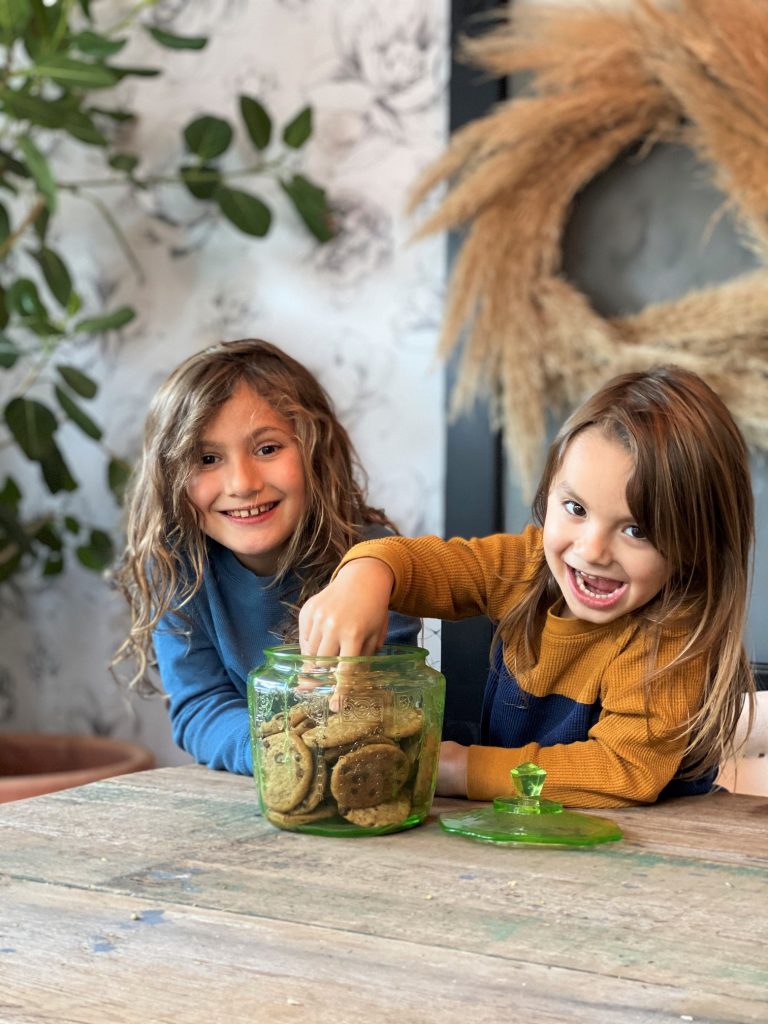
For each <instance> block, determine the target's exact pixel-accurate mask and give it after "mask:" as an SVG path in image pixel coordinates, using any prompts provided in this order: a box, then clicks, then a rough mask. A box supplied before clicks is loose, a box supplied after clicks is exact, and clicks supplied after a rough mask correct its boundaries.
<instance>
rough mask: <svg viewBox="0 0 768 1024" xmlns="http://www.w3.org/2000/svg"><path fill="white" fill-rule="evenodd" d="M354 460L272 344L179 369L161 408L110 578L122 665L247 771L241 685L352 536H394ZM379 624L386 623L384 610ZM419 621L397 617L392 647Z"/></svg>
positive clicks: (291, 626) (224, 760) (228, 345)
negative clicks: (121, 611) (117, 594)
mask: <svg viewBox="0 0 768 1024" xmlns="http://www.w3.org/2000/svg"><path fill="white" fill-rule="evenodd" d="M362 478H363V474H362V470H361V469H360V466H359V463H358V460H357V456H356V453H355V451H354V448H353V446H352V443H351V441H350V438H349V435H348V434H347V432H346V430H345V429H344V427H343V426H342V425H341V423H340V422H339V420H338V419H337V417H336V414H335V413H334V411H333V406H332V404H331V401H330V399H329V397H328V395H327V394H326V392H325V391H324V390H323V388H322V387H321V386H320V384H319V383H318V382H317V380H316V379H315V378H314V377H313V375H312V374H311V373H310V372H309V370H307V369H306V367H304V366H302V365H301V363H299V362H297V361H296V360H295V359H292V358H291V357H290V356H288V355H286V353H284V352H282V351H281V350H280V349H279V348H277V347H276V346H274V345H271V344H269V343H268V342H266V341H261V340H257V339H246V340H242V341H231V342H223V343H221V344H218V345H214V346H212V347H210V348H207V349H205V350H204V351H202V352H199V353H197V354H196V355H194V356H192V357H190V358H189V359H187V360H186V361H185V362H183V363H182V364H181V365H180V366H179V367H178V368H177V369H176V370H175V371H174V372H173V373H172V374H171V375H170V376H169V377H168V379H167V380H166V382H165V383H164V384H163V385H162V386H161V388H160V389H159V391H158V392H157V394H156V395H155V398H154V400H153V401H152V404H151V407H150V410H149V413H148V416H147V420H146V425H145V431H144V447H143V452H142V456H141V460H140V463H139V465H138V466H137V469H136V472H135V474H134V477H133V480H132V484H131V487H130V491H129V501H128V526H127V545H126V548H125V551H124V554H123V557H122V561H121V563H120V566H119V567H118V569H117V571H116V574H115V578H116V582H117V585H118V587H119V588H120V589H121V591H122V592H123V594H124V595H125V597H126V599H127V601H128V604H129V606H130V609H131V626H130V631H129V633H128V636H127V637H126V639H125V640H124V642H123V643H122V645H121V646H120V648H119V649H118V651H117V652H116V654H115V657H114V659H113V667H116V666H117V665H119V664H120V663H121V662H122V661H124V660H126V659H127V660H129V661H130V662H132V663H133V668H134V672H133V675H132V678H131V680H130V685H131V686H133V687H135V688H136V689H139V690H142V691H144V692H152V691H154V690H156V689H157V687H156V686H155V684H154V682H153V680H152V678H151V675H150V669H151V668H152V667H153V665H155V664H156V667H157V669H158V670H159V674H160V679H161V682H162V686H163V689H164V690H165V693H166V694H167V695H168V699H169V711H170V717H171V724H172V727H173V734H174V738H175V740H176V742H177V743H178V744H179V746H181V747H182V748H183V749H184V750H186V751H187V752H188V753H190V754H191V755H192V756H193V757H194V758H195V760H196V761H199V762H201V763H203V764H207V765H208V766H209V767H211V768H222V769H225V770H227V771H231V772H237V773H241V774H250V773H251V772H252V770H253V760H252V752H251V745H250V727H249V719H248V705H247V693H246V680H247V677H248V673H249V671H250V670H251V669H252V668H254V667H256V666H257V665H259V664H260V663H261V662H262V661H263V656H262V652H263V650H264V648H265V647H269V646H274V645H275V644H278V643H281V642H284V641H286V640H290V639H296V634H297V628H296V614H297V609H298V607H299V606H300V605H301V604H303V602H304V601H305V600H306V599H307V598H308V597H309V596H310V595H312V594H315V593H316V592H317V591H318V590H320V588H321V587H322V586H323V585H324V584H326V583H327V582H328V580H329V579H330V576H331V573H332V571H333V569H334V567H335V566H336V565H337V563H338V561H339V559H340V558H341V557H342V555H344V554H345V552H346V551H347V550H348V549H349V548H350V547H351V546H352V545H353V544H354V543H355V542H357V541H359V540H363V539H365V538H370V537H380V536H385V535H386V534H389V533H396V532H397V531H396V530H395V528H394V526H393V524H392V523H391V522H390V521H389V519H388V518H387V517H386V516H385V514H384V513H383V512H382V511H380V510H379V509H375V508H372V507H370V506H369V505H368V504H367V502H366V498H365V492H364V489H363V485H362V483H361V482H360V481H361V479H362ZM385 617H386V616H385ZM418 629H419V623H418V622H417V621H415V620H414V619H408V618H406V617H405V616H402V615H396V614H395V615H392V616H391V617H390V618H389V620H388V624H387V627H386V629H385V633H387V635H388V638H389V640H390V642H392V643H407V644H413V643H416V639H417V635H418Z"/></svg>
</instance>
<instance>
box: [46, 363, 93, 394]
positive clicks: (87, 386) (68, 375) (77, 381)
mask: <svg viewBox="0 0 768 1024" xmlns="http://www.w3.org/2000/svg"><path fill="white" fill-rule="evenodd" d="M56 369H57V370H58V371H59V374H60V375H61V379H62V380H63V381H64V382H65V383H66V384H67V385H68V386H69V387H71V388H72V390H73V391H74V392H75V394H76V395H80V397H81V398H95V397H96V393H97V392H98V390H99V388H98V385H97V384H96V381H95V380H91V378H90V377H88V376H86V374H84V373H83V372H82V370H78V369H77V368H76V367H74V366H66V365H64V364H62V363H59V364H58V365H57V366H56Z"/></svg>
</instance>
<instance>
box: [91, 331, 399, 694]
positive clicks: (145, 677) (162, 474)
mask: <svg viewBox="0 0 768 1024" xmlns="http://www.w3.org/2000/svg"><path fill="white" fill-rule="evenodd" d="M241 381H244V382H245V383H246V384H247V385H248V386H249V387H251V388H252V389H253V390H254V392H255V393H256V394H257V395H259V397H261V398H263V399H264V400H265V401H267V402H269V404H270V405H271V406H272V407H273V408H274V409H275V410H276V411H277V412H278V413H280V415H281V416H283V417H284V418H285V419H286V420H288V422H289V423H290V424H291V425H292V427H293V431H294V436H295V438H296V442H297V445H298V449H299V451H300V453H301V459H302V464H303V468H304V477H305V492H306V499H305V506H304V510H303V513H302V515H301V518H300V520H299V523H298V525H297V527H296V530H295V531H294V533H293V535H292V536H291V537H290V539H289V540H288V543H287V544H286V546H285V548H284V550H283V551H282V552H281V554H280V557H279V561H278V567H277V572H276V575H275V580H274V585H275V586H277V585H279V584H280V582H281V581H283V580H284V579H285V577H286V575H287V574H288V573H289V572H293V573H294V574H295V576H296V577H297V580H298V596H297V598H296V603H295V604H291V605H288V606H286V620H285V624H284V630H283V632H284V636H285V638H286V639H295V633H296V612H297V609H298V607H300V606H301V605H302V604H303V603H304V601H306V600H307V598H308V597H310V596H311V595H312V594H315V593H316V592H317V591H318V590H320V589H321V588H322V587H323V586H324V585H325V584H326V583H327V582H328V580H329V578H330V576H331V573H332V572H333V570H334V569H335V567H336V566H337V564H338V563H339V561H340V560H341V558H342V556H343V555H344V554H345V553H346V551H347V550H348V549H349V548H350V547H351V545H352V544H354V543H356V542H357V541H358V540H360V539H361V537H362V533H363V530H364V527H365V526H366V525H368V524H372V523H376V524H380V525H383V526H387V527H389V528H390V529H392V530H395V527H394V525H393V524H392V523H391V522H390V520H389V519H388V518H387V517H386V515H385V514H384V512H383V511H381V510H380V509H375V508H372V507H371V506H369V505H368V504H367V500H366V484H367V479H366V476H365V473H364V471H363V469H362V467H361V465H360V462H359V460H358V457H357V454H356V452H355V449H354V447H353V445H352V442H351V440H350V437H349V434H348V433H347V431H346V430H345V429H344V427H343V426H342V425H341V423H340V422H339V420H338V418H337V417H336V414H335V412H334V409H333V404H332V402H331V399H330V398H329V396H328V394H327V393H326V392H325V390H324V389H323V388H322V386H321V385H320V384H319V383H318V381H317V380H316V379H315V378H314V376H313V375H312V374H311V373H310V372H309V370H307V368H306V367H304V366H302V364H301V363H299V362H297V361H296V360H295V359H292V358H291V357H290V356H289V355H286V353H285V352H282V351H281V350H280V349H279V348H277V347H276V346H275V345H271V344H270V343H269V342H266V341H261V340H259V339H255V338H248V339H244V340H240V341H228V342H221V343H219V344H217V345H213V346H211V347H210V348H206V349H204V350H203V351H202V352H198V353H197V354H196V355H193V356H191V357H190V358H189V359H187V360H186V361H185V362H183V363H182V364H181V365H180V366H179V367H177V369H175V370H174V371H173V372H172V373H171V375H170V376H169V377H168V379H167V380H166V381H165V383H164V384H163V385H162V386H161V387H160V389H159V390H158V392H157V394H156V395H155V397H154V399H153V400H152V403H151V405H150V408H149V412H148V415H147V418H146V423H145V427H144V442H143V449H142V453H141V456H140V459H139V461H138V464H137V466H136V468H135V470H134V473H133V476H132V479H131V483H130V485H129V489H128V501H127V525H126V534H127V537H126V546H125V549H124V551H123V554H122V557H121V559H120V561H119V563H118V565H117V567H116V569H115V572H114V580H115V584H116V586H117V588H118V589H119V590H120V591H121V592H122V593H123V595H124V596H125V598H126V600H127V601H128V604H129V607H130V611H131V624H130V629H129V632H128V635H127V637H126V638H125V640H123V642H122V644H121V645H120V647H119V648H118V649H117V651H116V652H115V655H114V657H113V659H112V662H111V668H112V671H113V673H114V674H115V675H118V673H117V671H116V670H117V667H118V665H120V664H121V663H122V662H126V661H127V662H128V663H129V664H130V665H131V667H132V674H131V676H130V678H128V679H127V680H124V681H125V682H126V683H127V685H128V686H130V687H132V688H134V689H137V690H139V691H140V692H143V693H152V692H155V691H156V690H157V689H158V687H157V686H156V685H155V683H154V681H153V679H152V676H151V673H150V669H151V668H152V666H153V665H154V655H153V649H152V631H153V629H154V628H155V626H156V625H157V623H158V622H159V620H160V619H161V618H162V616H163V615H165V614H166V613H167V612H168V611H175V612H180V613H182V614H183V609H184V607H185V605H186V604H187V603H188V602H189V601H190V599H191V598H192V597H193V596H194V595H195V594H196V593H197V592H198V590H199V589H200V587H201V585H202V581H203V574H204V572H205V567H206V561H207V538H206V535H205V534H204V533H203V531H202V529H201V527H200V523H199V516H198V513H197V511H196V509H195V507H194V506H193V504H192V502H191V501H190V499H189V497H188V494H187V487H188V484H189V481H190V477H191V475H192V472H193V470H194V468H195V466H196V460H197V456H198V446H199V441H200V438H201V437H202V433H203V431H204V429H205V427H206V425H207V424H208V423H209V421H210V420H211V419H212V417H214V416H215V415H216V413H217V412H218V410H219V409H220V408H221V407H222V405H224V403H225V402H226V401H228V399H229V398H231V397H232V395H233V393H234V391H235V389H236V388H237V386H238V384H240V382H241ZM395 532H397V531H396V530H395ZM122 674H124V673H120V675H122Z"/></svg>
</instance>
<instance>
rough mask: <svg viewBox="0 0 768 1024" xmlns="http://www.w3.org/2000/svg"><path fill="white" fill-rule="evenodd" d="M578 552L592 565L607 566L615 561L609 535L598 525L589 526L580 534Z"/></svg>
mask: <svg viewBox="0 0 768 1024" xmlns="http://www.w3.org/2000/svg"><path fill="white" fill-rule="evenodd" d="M577 552H578V554H579V556H580V557H581V558H583V559H584V561H585V562H589V563H590V564H591V565H607V564H608V563H609V562H611V561H612V560H613V559H612V556H611V552H610V543H609V538H608V533H607V531H606V530H603V529H602V528H601V527H600V526H598V525H591V524H590V525H587V526H586V527H585V529H584V530H582V531H581V532H580V534H579V544H578V547H577Z"/></svg>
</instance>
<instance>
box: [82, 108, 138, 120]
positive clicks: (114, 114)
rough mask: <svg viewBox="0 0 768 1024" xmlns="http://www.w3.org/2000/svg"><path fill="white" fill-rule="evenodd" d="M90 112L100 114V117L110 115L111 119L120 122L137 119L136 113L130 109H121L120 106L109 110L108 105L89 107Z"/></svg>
mask: <svg viewBox="0 0 768 1024" xmlns="http://www.w3.org/2000/svg"><path fill="white" fill-rule="evenodd" d="M88 113H89V114H98V115H99V116H100V117H108V118H109V119H110V121H117V122H118V124H124V123H125V122H127V121H135V120H136V115H135V114H134V113H132V112H131V111H130V110H120V109H119V108H115V109H114V110H109V109H107V107H89V108H88Z"/></svg>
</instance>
